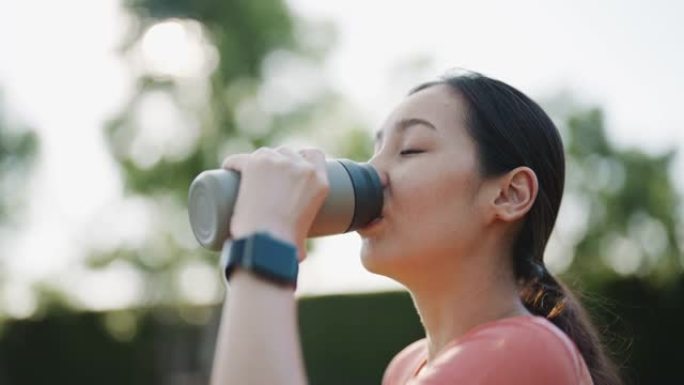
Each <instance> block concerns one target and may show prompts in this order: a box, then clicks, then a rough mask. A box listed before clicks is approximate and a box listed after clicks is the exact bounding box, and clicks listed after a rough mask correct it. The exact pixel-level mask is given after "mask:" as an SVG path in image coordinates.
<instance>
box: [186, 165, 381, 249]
mask: <svg viewBox="0 0 684 385" xmlns="http://www.w3.org/2000/svg"><path fill="white" fill-rule="evenodd" d="M326 170H327V173H328V181H329V183H330V190H329V193H328V196H327V198H326V199H325V201H324V202H323V206H322V207H321V209H320V210H319V211H318V213H317V214H316V218H315V219H314V221H313V224H312V225H311V229H310V230H309V233H308V236H309V237H316V236H322V235H331V234H341V233H345V232H348V231H353V230H356V229H359V228H361V227H363V226H365V225H366V224H368V223H370V222H372V221H373V220H374V219H376V218H377V217H379V216H380V214H381V212H382V205H383V192H382V183H381V182H380V177H379V175H378V173H377V171H376V170H375V169H374V168H373V166H371V165H370V164H368V163H357V162H354V161H351V160H348V159H331V160H327V161H326ZM239 186H240V173H239V172H237V171H233V170H225V169H217V170H208V171H204V172H202V173H201V174H199V175H198V176H197V177H196V178H195V180H193V182H192V184H191V185H190V191H189V199H188V214H189V216H190V225H191V227H192V232H193V233H194V234H195V238H197V241H199V243H200V244H201V245H202V246H204V247H206V248H208V249H211V250H216V251H219V250H221V248H222V246H223V243H224V242H225V241H226V240H227V239H229V238H230V236H231V235H230V218H231V217H232V216H233V208H234V206H235V202H236V200H237V196H238V191H239Z"/></svg>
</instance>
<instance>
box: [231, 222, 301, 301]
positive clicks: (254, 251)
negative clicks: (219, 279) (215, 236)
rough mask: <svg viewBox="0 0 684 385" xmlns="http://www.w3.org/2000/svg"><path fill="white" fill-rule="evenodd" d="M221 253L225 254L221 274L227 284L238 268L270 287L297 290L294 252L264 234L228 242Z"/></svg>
mask: <svg viewBox="0 0 684 385" xmlns="http://www.w3.org/2000/svg"><path fill="white" fill-rule="evenodd" d="M223 253H224V254H227V261H226V262H225V264H226V267H225V270H224V272H225V277H226V280H228V281H230V276H231V274H232V273H233V271H234V270H235V268H236V267H238V266H239V267H240V268H241V269H245V270H248V271H250V272H252V273H253V274H255V275H257V276H259V277H261V278H264V279H266V280H268V281H271V282H273V283H276V284H279V285H282V286H291V287H293V288H296V286H297V273H298V272H299V261H298V260H297V248H296V247H295V246H294V245H293V244H291V243H289V242H285V241H282V240H280V239H277V238H275V237H273V236H271V235H270V234H269V233H267V232H256V233H253V234H251V235H249V236H246V237H244V238H240V239H234V240H231V241H228V242H226V244H225V245H224V247H223Z"/></svg>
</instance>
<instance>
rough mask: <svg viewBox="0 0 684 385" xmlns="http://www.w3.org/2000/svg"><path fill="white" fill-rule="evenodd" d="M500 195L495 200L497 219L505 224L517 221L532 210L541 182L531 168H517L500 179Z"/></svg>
mask: <svg viewBox="0 0 684 385" xmlns="http://www.w3.org/2000/svg"><path fill="white" fill-rule="evenodd" d="M498 186H499V194H498V196H497V197H496V198H495V200H494V206H493V208H494V212H495V215H496V218H498V219H501V220H503V221H505V222H513V221H516V220H518V219H520V218H522V217H524V216H525V214H527V212H528V211H530V209H531V208H532V205H533V204H534V201H535V199H536V198H537V192H538V191H539V182H538V181H537V175H536V174H535V173H534V171H532V169H531V168H529V167H518V168H515V169H513V170H511V171H509V172H508V173H506V174H505V175H503V176H501V177H500V179H499V185H498Z"/></svg>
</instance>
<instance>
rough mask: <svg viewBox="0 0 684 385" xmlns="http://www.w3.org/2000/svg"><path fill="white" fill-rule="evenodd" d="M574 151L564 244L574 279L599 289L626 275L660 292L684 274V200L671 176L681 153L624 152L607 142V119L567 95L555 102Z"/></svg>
mask: <svg viewBox="0 0 684 385" xmlns="http://www.w3.org/2000/svg"><path fill="white" fill-rule="evenodd" d="M547 110H549V111H551V114H552V115H553V116H554V118H555V120H556V121H557V122H558V123H559V128H560V130H561V132H562V135H563V140H564V144H565V149H566V159H567V166H566V192H565V197H564V201H563V204H562V206H561V213H560V215H559V218H558V225H557V232H558V233H559V234H555V235H554V237H555V236H557V237H558V238H564V239H565V240H564V244H565V246H566V247H568V249H569V250H570V251H571V252H570V253H566V255H565V258H566V260H565V261H563V262H562V263H561V264H562V265H563V266H564V267H563V269H561V270H565V269H566V268H567V276H568V277H571V278H573V279H579V280H581V281H582V282H583V283H582V285H583V286H586V287H591V286H593V287H596V286H597V285H601V283H602V282H605V281H606V280H610V279H614V278H617V277H620V276H625V277H627V276H635V277H637V278H642V279H646V280H647V281H649V282H651V283H652V284H654V285H667V284H669V283H672V282H674V281H675V280H676V279H678V278H679V276H681V274H682V273H683V272H684V259H683V258H682V245H681V244H679V240H678V236H677V234H678V231H681V228H682V226H683V225H684V223H682V222H681V219H680V216H679V214H678V213H679V212H680V210H681V206H680V205H681V202H680V197H679V195H678V193H677V191H676V188H675V186H674V182H673V180H672V177H671V174H670V171H671V169H672V161H673V159H674V158H675V155H676V152H675V150H670V151H666V152H665V153H663V154H655V155H653V154H648V153H646V152H644V151H643V150H639V149H636V148H627V149H623V148H618V147H617V146H616V145H614V144H613V143H612V142H611V141H610V140H609V138H608V137H607V135H606V130H605V123H604V117H603V113H602V111H601V110H600V109H598V108H595V107H594V108H592V107H582V106H579V105H578V104H577V103H576V102H574V101H573V100H572V99H571V98H569V97H568V96H567V95H565V96H559V97H558V98H556V99H555V100H553V101H549V106H547Z"/></svg>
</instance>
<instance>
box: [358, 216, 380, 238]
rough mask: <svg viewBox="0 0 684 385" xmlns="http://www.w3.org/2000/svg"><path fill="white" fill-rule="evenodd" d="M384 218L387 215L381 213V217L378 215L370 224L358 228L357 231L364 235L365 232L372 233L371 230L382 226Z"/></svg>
mask: <svg viewBox="0 0 684 385" xmlns="http://www.w3.org/2000/svg"><path fill="white" fill-rule="evenodd" d="M384 219H385V217H384V216H383V215H380V216H379V217H377V218H375V219H374V220H372V221H371V222H370V223H369V224H367V225H366V226H364V227H362V228H360V229H358V230H357V231H358V233H359V234H361V235H364V234H366V233H370V232H372V231H373V230H374V229H376V228H378V227H379V226H381V225H382V224H383V223H384V222H385V221H384Z"/></svg>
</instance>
